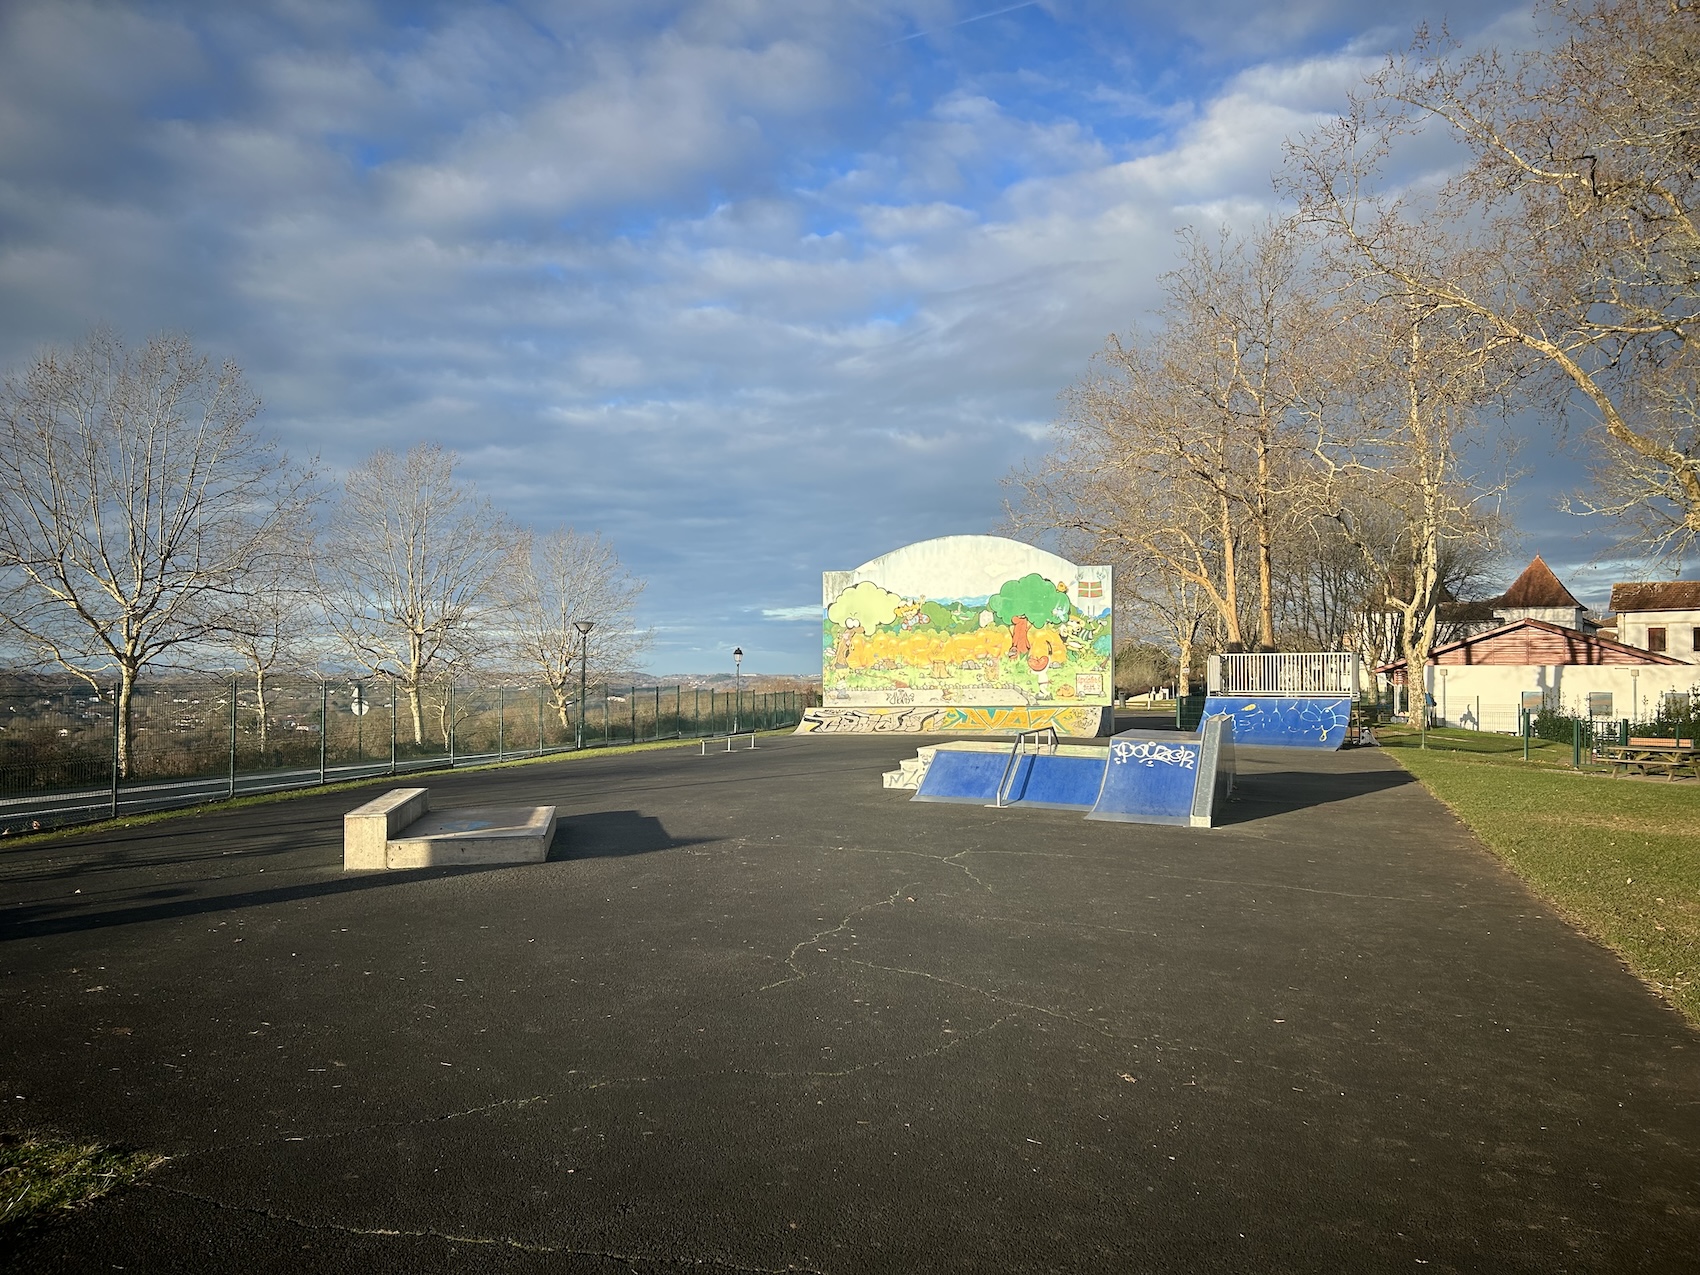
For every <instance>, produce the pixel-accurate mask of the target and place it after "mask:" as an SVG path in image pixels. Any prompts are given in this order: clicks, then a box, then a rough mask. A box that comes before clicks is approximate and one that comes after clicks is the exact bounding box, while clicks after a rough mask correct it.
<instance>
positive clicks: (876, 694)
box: [803, 536, 1114, 735]
mask: <svg viewBox="0 0 1700 1275" xmlns="http://www.w3.org/2000/svg"><path fill="white" fill-rule="evenodd" d="M1112 604H1113V597H1112V590H1111V572H1110V568H1109V567H1107V566H1077V565H1076V564H1074V563H1071V562H1069V561H1068V560H1067V559H1065V558H1061V557H1058V556H1057V555H1056V554H1052V553H1047V552H1046V551H1044V550H1042V549H1037V548H1034V547H1033V546H1032V545H1026V544H1022V543H1021V542H1019V541H1015V540H1007V539H1004V538H1003V537H1000V536H946V537H943V538H941V539H938V540H927V541H922V542H920V543H919V544H913V545H908V546H906V547H905V548H903V549H898V550H895V551H893V552H892V553H889V554H886V555H884V556H883V557H881V558H876V559H874V560H873V561H872V562H869V563H865V564H864V565H862V566H861V567H858V568H857V569H856V570H854V571H834V572H827V573H826V574H825V576H824V577H823V580H822V606H823V610H824V615H823V627H822V658H821V681H822V689H823V698H824V703H825V707H824V710H822V711H820V712H816V713H812V714H811V715H810V717H811V719H812V720H810V721H805V723H804V726H803V729H804V730H820V731H865V730H897V731H946V730H967V731H985V732H988V733H1013V732H1015V731H1019V730H1033V729H1038V728H1040V727H1042V726H1047V725H1054V726H1056V728H1057V729H1058V731H1059V732H1066V733H1069V734H1088V735H1093V734H1098V733H1099V731H1100V729H1101V728H1102V727H1103V726H1104V725H1105V724H1106V719H1107V716H1108V707H1109V705H1110V702H1111V696H1112V694H1113V690H1114V678H1113V676H1112V669H1111V652H1112V651H1113V649H1114V634H1113V632H1112V624H1111V608H1112ZM935 708H936V709H939V710H949V711H942V712H939V713H932V712H918V711H917V710H925V709H935ZM849 710H856V711H854V712H851V711H849ZM1080 710H1085V711H1080ZM876 721H878V723H879V724H875V723H876Z"/></svg>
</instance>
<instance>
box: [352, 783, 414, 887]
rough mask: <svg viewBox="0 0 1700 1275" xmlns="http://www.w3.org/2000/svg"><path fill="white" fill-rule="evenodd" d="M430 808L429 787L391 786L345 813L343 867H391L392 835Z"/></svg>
mask: <svg viewBox="0 0 1700 1275" xmlns="http://www.w3.org/2000/svg"><path fill="white" fill-rule="evenodd" d="M430 809H431V794H430V789H428V788H392V789H390V790H389V791H388V792H387V793H385V794H384V795H383V796H382V797H374V798H373V799H372V800H371V801H368V802H367V803H366V804H365V805H364V806H357V807H356V808H355V809H353V810H350V811H349V812H348V813H347V814H346V815H344V816H343V817H342V868H343V871H344V872H347V871H351V870H354V869H371V868H384V867H388V866H389V864H388V846H389V840H390V838H391V837H393V836H395V834H396V833H398V832H400V831H401V830H402V829H403V828H405V827H407V826H408V825H409V824H411V823H416V822H417V821H418V820H419V819H420V818H421V817H422V816H423V815H424V814H425V813H426V812H427V811H429V810H430Z"/></svg>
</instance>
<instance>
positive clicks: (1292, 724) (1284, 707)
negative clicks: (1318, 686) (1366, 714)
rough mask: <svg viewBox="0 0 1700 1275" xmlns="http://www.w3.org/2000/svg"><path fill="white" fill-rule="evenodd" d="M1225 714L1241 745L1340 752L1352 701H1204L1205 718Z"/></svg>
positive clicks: (1299, 697)
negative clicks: (1232, 725)
mask: <svg viewBox="0 0 1700 1275" xmlns="http://www.w3.org/2000/svg"><path fill="white" fill-rule="evenodd" d="M1224 714H1225V715H1226V716H1228V717H1231V718H1233V719H1234V738H1235V739H1236V740H1238V741H1239V742H1240V743H1242V744H1261V745H1264V746H1268V747H1275V748H1327V749H1338V748H1340V747H1342V746H1343V745H1344V744H1345V742H1346V725H1347V723H1348V722H1350V721H1351V719H1352V701H1351V698H1350V697H1349V696H1345V695H1342V696H1338V697H1336V698H1333V699H1329V698H1325V697H1322V696H1315V695H1310V696H1306V695H1241V696H1233V695H1212V696H1210V697H1209V698H1208V699H1206V700H1205V701H1204V716H1205V717H1206V718H1208V717H1212V716H1217V715H1224Z"/></svg>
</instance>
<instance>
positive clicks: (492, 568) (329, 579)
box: [319, 443, 518, 744]
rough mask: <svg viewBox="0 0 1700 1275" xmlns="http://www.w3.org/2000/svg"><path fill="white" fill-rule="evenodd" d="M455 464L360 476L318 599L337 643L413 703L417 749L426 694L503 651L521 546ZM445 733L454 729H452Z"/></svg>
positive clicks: (339, 521)
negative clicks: (505, 608)
mask: <svg viewBox="0 0 1700 1275" xmlns="http://www.w3.org/2000/svg"><path fill="white" fill-rule="evenodd" d="M455 459H456V458H455V455H454V453H453V452H449V451H445V450H444V449H443V448H441V447H438V446H436V445H434V444H428V443H421V444H420V445H419V446H417V447H414V448H413V449H412V450H411V451H409V452H408V453H407V455H405V456H402V457H399V458H398V457H397V456H396V455H395V454H394V453H393V452H388V451H380V452H376V453H374V454H373V455H372V456H371V457H370V458H368V459H367V460H366V461H364V462H363V463H361V464H360V465H357V466H356V467H355V468H354V469H352V470H350V471H349V473H348V476H347V478H346V480H345V481H344V483H343V494H342V498H341V500H340V501H339V502H338V503H337V506H336V508H335V511H334V513H333V514H332V517H331V520H330V525H329V528H328V530H327V533H326V546H325V547H326V552H325V553H324V554H323V555H322V557H321V558H320V567H319V590H320V596H321V598H322V600H323V602H324V605H325V610H326V616H327V619H328V622H329V624H330V627H331V630H332V632H333V633H334V634H335V635H336V637H337V638H338V639H339V640H340V642H341V644H342V646H343V648H344V649H345V650H346V651H347V652H348V654H349V655H350V656H352V657H353V658H354V659H355V660H357V661H358V662H359V663H360V665H361V666H362V667H364V668H367V669H369V670H371V672H372V673H373V674H374V675H375V676H379V677H387V678H392V679H394V681H395V682H396V684H397V685H398V686H399V688H400V689H401V692H402V693H403V694H404V695H405V696H406V697H407V704H408V709H409V712H410V713H411V715H412V720H413V742H414V743H415V744H418V743H422V742H423V741H424V737H425V710H424V701H423V687H424V684H425V681H426V679H427V677H428V676H429V675H430V674H431V673H432V672H433V671H434V670H437V669H441V668H446V669H449V670H453V669H454V668H456V667H457V666H458V667H464V666H465V665H466V664H468V663H469V662H471V661H473V660H474V659H476V658H478V657H479V656H480V655H481V654H483V653H484V652H485V651H487V650H488V649H489V648H490V647H491V645H492V644H493V643H494V641H495V640H496V637H497V634H496V633H495V628H496V625H497V621H498V617H497V616H496V614H495V611H496V609H497V607H498V605H499V603H500V600H501V585H502V581H503V573H504V569H505V567H506V565H507V562H508V558H509V555H510V554H512V552H513V547H514V545H515V544H516V543H517V540H518V537H517V534H516V533H515V531H514V530H513V528H512V526H511V524H510V523H509V522H508V520H507V518H506V517H505V516H504V515H502V514H500V513H498V512H497V511H496V509H495V508H494V507H493V506H492V505H491V504H490V502H489V501H488V500H486V499H483V498H481V497H480V496H478V494H477V493H476V491H475V490H474V489H473V488H472V487H471V486H470V485H465V484H461V483H458V482H456V481H455V474H454V470H455ZM444 730H445V731H446V730H447V723H446V720H445V723H444Z"/></svg>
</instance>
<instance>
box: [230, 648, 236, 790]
mask: <svg viewBox="0 0 1700 1275" xmlns="http://www.w3.org/2000/svg"><path fill="white" fill-rule="evenodd" d="M230 795H231V796H232V797H234V796H235V795H236V677H235V675H234V674H233V675H232V676H231V678H230Z"/></svg>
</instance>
